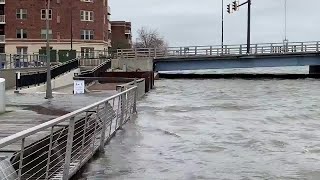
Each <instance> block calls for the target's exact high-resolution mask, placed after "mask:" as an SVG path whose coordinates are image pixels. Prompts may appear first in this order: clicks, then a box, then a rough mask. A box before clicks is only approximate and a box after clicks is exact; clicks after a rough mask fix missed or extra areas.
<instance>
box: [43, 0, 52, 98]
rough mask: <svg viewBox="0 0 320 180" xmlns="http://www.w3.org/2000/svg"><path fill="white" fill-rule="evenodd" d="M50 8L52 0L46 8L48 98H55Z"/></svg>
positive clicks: (48, 0) (48, 1)
mask: <svg viewBox="0 0 320 180" xmlns="http://www.w3.org/2000/svg"><path fill="white" fill-rule="evenodd" d="M49 10H50V0H47V10H46V38H47V44H46V54H47V89H46V97H45V98H46V99H51V98H53V96H52V87H51V66H50V42H49V28H50V27H49Z"/></svg>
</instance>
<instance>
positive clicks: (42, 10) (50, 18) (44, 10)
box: [41, 9, 52, 20]
mask: <svg viewBox="0 0 320 180" xmlns="http://www.w3.org/2000/svg"><path fill="white" fill-rule="evenodd" d="M46 12H47V10H46V9H41V19H42V20H46V19H47V17H46ZM49 20H52V9H49Z"/></svg>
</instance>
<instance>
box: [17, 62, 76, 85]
mask: <svg viewBox="0 0 320 180" xmlns="http://www.w3.org/2000/svg"><path fill="white" fill-rule="evenodd" d="M78 67H79V60H78V59H73V60H70V61H67V62H65V63H63V64H59V65H57V66H54V67H52V68H51V78H52V79H54V78H56V77H57V76H59V75H61V74H65V73H67V72H70V71H71V70H73V69H76V68H78ZM45 82H47V71H38V72H26V73H20V74H18V73H17V74H16V90H18V89H19V88H20V89H21V88H22V87H30V86H32V85H35V86H37V85H40V84H42V83H45Z"/></svg>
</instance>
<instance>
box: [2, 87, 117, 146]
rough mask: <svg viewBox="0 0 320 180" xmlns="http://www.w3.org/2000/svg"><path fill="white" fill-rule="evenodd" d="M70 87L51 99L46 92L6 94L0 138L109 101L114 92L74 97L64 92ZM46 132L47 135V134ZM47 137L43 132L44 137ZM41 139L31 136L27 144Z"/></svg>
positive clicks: (55, 93) (56, 93)
mask: <svg viewBox="0 0 320 180" xmlns="http://www.w3.org/2000/svg"><path fill="white" fill-rule="evenodd" d="M68 89H70V87H66V88H62V89H60V90H59V91H55V92H54V93H53V96H54V98H53V99H49V100H48V99H45V98H44V97H45V93H43V92H39V93H28V94H16V93H11V92H8V93H7V94H6V98H7V99H6V100H7V112H6V113H4V114H0V139H1V138H4V137H7V136H10V135H13V134H15V133H18V132H20V131H23V130H26V129H29V128H31V127H34V126H37V125H39V124H42V123H44V122H47V121H49V120H52V119H54V118H57V117H59V116H62V115H65V114H67V113H69V112H72V111H75V110H78V109H81V108H83V107H85V106H88V105H90V104H93V103H95V102H98V101H101V100H103V99H105V98H108V97H110V96H112V95H114V94H116V93H117V92H116V91H103V92H100V93H88V94H83V95H73V94H71V93H66V92H67V91H66V90H68ZM48 133H49V132H48ZM45 136H46V134H45V133H43V137H45ZM39 139H41V137H30V138H29V139H28V142H27V143H26V144H31V143H32V142H34V141H37V140H39ZM19 149H20V144H19V142H17V144H12V145H11V146H7V147H6V148H4V149H1V151H4V150H5V151H16V150H19Z"/></svg>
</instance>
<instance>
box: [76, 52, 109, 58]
mask: <svg viewBox="0 0 320 180" xmlns="http://www.w3.org/2000/svg"><path fill="white" fill-rule="evenodd" d="M77 57H78V58H82V59H97V58H108V57H109V52H108V51H107V50H106V51H104V50H93V51H89V52H81V51H78V52H77Z"/></svg>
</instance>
